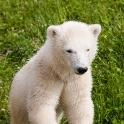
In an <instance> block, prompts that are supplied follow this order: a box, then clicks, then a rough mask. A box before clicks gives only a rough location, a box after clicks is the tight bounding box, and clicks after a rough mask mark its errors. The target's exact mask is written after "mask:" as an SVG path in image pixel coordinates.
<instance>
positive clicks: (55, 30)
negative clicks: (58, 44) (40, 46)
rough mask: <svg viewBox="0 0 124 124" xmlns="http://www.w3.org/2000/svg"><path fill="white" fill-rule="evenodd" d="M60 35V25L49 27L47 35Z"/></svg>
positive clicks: (53, 36)
mask: <svg viewBox="0 0 124 124" xmlns="http://www.w3.org/2000/svg"><path fill="white" fill-rule="evenodd" d="M59 35H60V27H59V26H49V27H48V28H47V36H48V37H52V38H55V37H57V36H59Z"/></svg>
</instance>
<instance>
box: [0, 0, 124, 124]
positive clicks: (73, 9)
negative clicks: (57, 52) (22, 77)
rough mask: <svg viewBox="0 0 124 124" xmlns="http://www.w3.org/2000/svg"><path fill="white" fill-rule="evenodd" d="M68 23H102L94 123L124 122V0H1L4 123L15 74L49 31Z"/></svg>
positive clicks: (0, 115)
mask: <svg viewBox="0 0 124 124" xmlns="http://www.w3.org/2000/svg"><path fill="white" fill-rule="evenodd" d="M68 20H76V21H82V22H87V23H89V24H91V23H99V24H101V26H102V33H101V35H100V37H99V53H98V56H97V57H96V59H95V61H94V63H93V79H94V88H93V92H92V98H93V101H94V105H95V119H94V124H124V61H123V60H124V41H123V40H124V0H92V1H89V0H83V1H82V0H63V1H62V0H56V1H55V0H46V1H45V0H44V1H43V0H27V1H25V0H21V1H17V0H0V124H9V123H10V119H9V109H8V99H9V91H10V86H11V82H12V79H13V76H14V74H15V73H16V72H17V71H18V70H19V69H20V68H21V67H22V66H23V65H24V64H25V62H26V61H27V60H28V59H29V58H30V57H31V56H32V55H34V54H35V53H36V51H37V50H38V49H39V48H40V46H41V45H42V44H43V43H44V41H45V38H46V37H45V35H46V32H45V31H46V28H47V27H48V26H49V25H51V24H60V23H63V22H64V21H68ZM62 124H67V121H66V119H65V118H64V119H63V120H62Z"/></svg>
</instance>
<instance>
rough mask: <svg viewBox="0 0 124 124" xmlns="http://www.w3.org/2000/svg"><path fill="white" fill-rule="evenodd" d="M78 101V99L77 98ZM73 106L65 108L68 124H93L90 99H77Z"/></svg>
mask: <svg viewBox="0 0 124 124" xmlns="http://www.w3.org/2000/svg"><path fill="white" fill-rule="evenodd" d="M77 99H78V98H77ZM77 101H80V102H75V105H71V103H70V106H67V107H65V114H66V117H67V119H68V122H69V124H93V115H94V110H93V102H92V100H91V99H90V98H83V99H81V98H79V99H78V100H77Z"/></svg>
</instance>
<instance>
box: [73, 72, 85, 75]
mask: <svg viewBox="0 0 124 124" xmlns="http://www.w3.org/2000/svg"><path fill="white" fill-rule="evenodd" d="M75 73H76V74H77V75H83V74H84V73H85V72H84V73H77V72H75Z"/></svg>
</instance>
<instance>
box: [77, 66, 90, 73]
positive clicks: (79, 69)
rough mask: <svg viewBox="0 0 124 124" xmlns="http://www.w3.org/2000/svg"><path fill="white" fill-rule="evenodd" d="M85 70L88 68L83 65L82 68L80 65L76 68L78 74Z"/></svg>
mask: <svg viewBox="0 0 124 124" xmlns="http://www.w3.org/2000/svg"><path fill="white" fill-rule="evenodd" d="M87 70H88V68H87V67H84V68H82V67H80V68H78V69H77V71H78V74H84V73H85V72H86V71H87Z"/></svg>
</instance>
